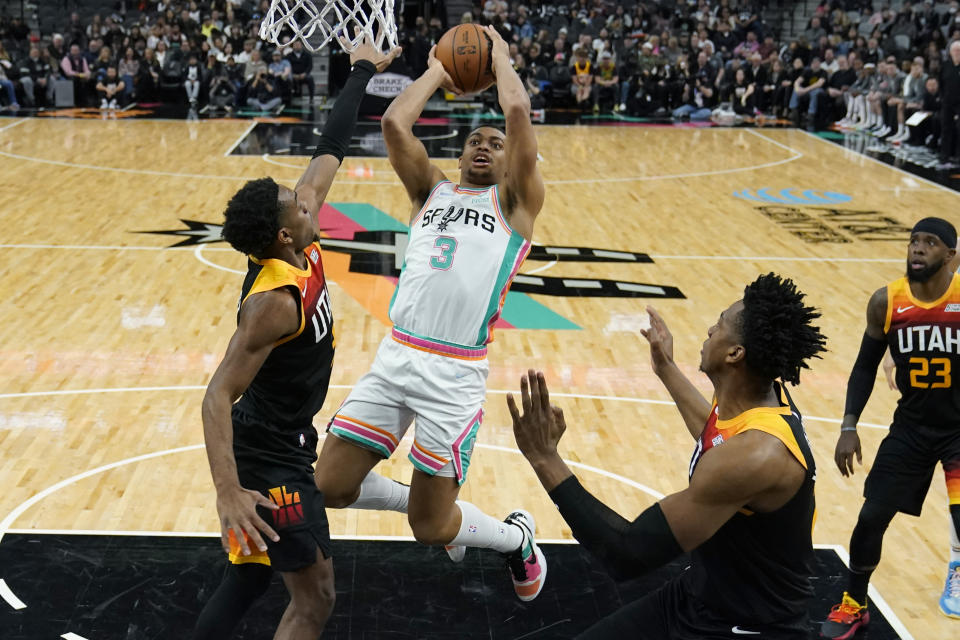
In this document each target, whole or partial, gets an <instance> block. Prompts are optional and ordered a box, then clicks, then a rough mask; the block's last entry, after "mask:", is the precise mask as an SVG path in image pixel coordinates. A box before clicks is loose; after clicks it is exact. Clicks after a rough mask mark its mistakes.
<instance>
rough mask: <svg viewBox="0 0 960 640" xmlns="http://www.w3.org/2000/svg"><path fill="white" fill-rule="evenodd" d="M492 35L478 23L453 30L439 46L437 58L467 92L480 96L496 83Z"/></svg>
mask: <svg viewBox="0 0 960 640" xmlns="http://www.w3.org/2000/svg"><path fill="white" fill-rule="evenodd" d="M492 48H493V46H492V43H491V42H490V36H488V35H487V34H485V33H484V32H483V30H482V29H480V27H478V26H477V25H475V24H461V25H457V26H456V27H454V28H452V29H450V30H449V31H447V32H446V33H445V34H443V37H442V38H440V42H438V43H437V51H436V56H437V59H438V60H439V61H440V62H441V64H443V68H444V69H446V70H447V73H449V74H450V77H451V78H452V79H453V83H454V84H455V85H457V87H458V88H459V89H461V90H462V91H463V92H464V93H478V92H480V91H483V90H484V89H486V88H487V87H489V86H490V85H492V84H493V83H494V77H493V68H492V65H493V60H492V59H491V57H490V53H491V49H492Z"/></svg>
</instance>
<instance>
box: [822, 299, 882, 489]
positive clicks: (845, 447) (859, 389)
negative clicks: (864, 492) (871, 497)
mask: <svg viewBox="0 0 960 640" xmlns="http://www.w3.org/2000/svg"><path fill="white" fill-rule="evenodd" d="M886 317H887V289H886V288H883V289H877V290H876V291H874V293H873V295H872V296H870V302H868V303H867V328H866V330H865V331H864V332H863V339H862V340H861V341H860V352H859V353H857V360H856V362H854V363H853V370H852V371H851V372H850V379H849V381H848V382H847V400H846V405H845V408H844V410H843V421H842V422H841V424H840V437H839V438H838V439H837V447H836V449H835V450H834V453H833V460H834V462H836V464H837V468H838V469H840V473H842V474H843V475H844V476H849V475H853V456H854V454H856V456H857V463H858V464H863V455H862V453H861V451H860V436H859V435H857V421H859V420H860V414H861V413H863V408H864V407H865V406H867V400H869V399H870V394H871V393H873V383H874V382H875V381H876V379H877V366H879V365H880V361H881V360H883V354H884V353H886V351H887V341H886V336H885V334H884V324H885V321H886Z"/></svg>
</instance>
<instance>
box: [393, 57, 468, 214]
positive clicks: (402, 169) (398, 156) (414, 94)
mask: <svg viewBox="0 0 960 640" xmlns="http://www.w3.org/2000/svg"><path fill="white" fill-rule="evenodd" d="M436 49H437V47H436V45H434V47H433V48H432V49H430V55H429V57H428V58H427V70H426V71H425V72H424V73H423V75H421V76H420V77H419V78H417V79H416V80H415V81H414V82H413V84H411V85H410V86H409V87H407V88H406V89H404V90H403V93H401V94H400V95H399V96H397V97H396V98H394V100H393V102H391V103H390V106H389V107H387V110H386V112H384V114H383V120H381V122H380V126H381V128H382V129H383V141H384V142H385V143H386V145H387V157H388V158H389V159H390V164H391V165H392V166H393V170H394V171H396V172H397V176H398V177H399V178H400V182H402V183H403V186H404V188H405V189H406V190H407V195H408V196H410V202H412V203H413V208H414V211H416V210H418V209H420V207H422V206H423V203H424V202H426V200H427V198H428V197H429V196H430V190H431V189H433V187H434V185H436V184H437V183H438V182H440V181H441V180H444V179H445V178H446V177H445V176H444V175H443V172H442V171H440V168H439V167H437V166H436V165H434V164H431V162H430V158H429V156H427V149H426V147H424V146H423V143H422V142H420V140H418V139H417V137H416V136H415V135H413V125H414V124H415V123H416V121H417V118H419V117H420V114H421V113H422V112H423V107H424V106H426V104H427V100H429V99H430V96H432V95H433V94H434V92H436V90H437V89H439V88H440V87H443V88H444V89H446V90H448V91H452V92H454V93H461V91H460V90H459V89H457V88H456V87H455V86H454V84H453V80H452V79H451V78H450V75H449V74H448V73H447V72H446V71H445V70H444V68H443V65H442V64H441V63H440V61H439V60H437V57H436V55H434V54H435V53H436ZM412 217H413V213H411V219H412Z"/></svg>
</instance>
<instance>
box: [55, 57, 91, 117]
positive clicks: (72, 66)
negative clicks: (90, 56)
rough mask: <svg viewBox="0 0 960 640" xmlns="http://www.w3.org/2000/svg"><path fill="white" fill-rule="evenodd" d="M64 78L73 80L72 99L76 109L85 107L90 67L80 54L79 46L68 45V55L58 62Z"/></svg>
mask: <svg viewBox="0 0 960 640" xmlns="http://www.w3.org/2000/svg"><path fill="white" fill-rule="evenodd" d="M60 69H61V71H63V75H64V77H66V78H67V79H68V80H73V99H74V102H75V103H76V105H77V106H78V107H85V106H86V105H87V102H88V101H87V84H88V83H89V82H90V65H88V64H87V60H86V58H84V57H83V54H82V53H80V45H78V44H72V45H70V53H68V54H67V55H66V56H64V58H63V60H62V61H61V62H60Z"/></svg>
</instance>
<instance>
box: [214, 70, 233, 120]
mask: <svg viewBox="0 0 960 640" xmlns="http://www.w3.org/2000/svg"><path fill="white" fill-rule="evenodd" d="M236 98H237V88H236V87H235V86H234V84H233V83H232V82H231V81H230V78H229V77H228V76H227V72H226V69H221V70H220V71H218V72H217V74H216V75H215V76H214V77H213V80H211V81H210V103H209V104H210V110H211V111H217V110H219V109H224V110H225V111H226V112H227V113H228V114H229V113H232V112H233V104H234V101H235V100H236Z"/></svg>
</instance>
